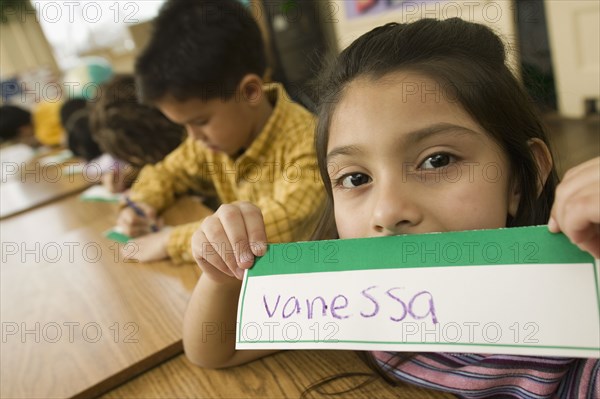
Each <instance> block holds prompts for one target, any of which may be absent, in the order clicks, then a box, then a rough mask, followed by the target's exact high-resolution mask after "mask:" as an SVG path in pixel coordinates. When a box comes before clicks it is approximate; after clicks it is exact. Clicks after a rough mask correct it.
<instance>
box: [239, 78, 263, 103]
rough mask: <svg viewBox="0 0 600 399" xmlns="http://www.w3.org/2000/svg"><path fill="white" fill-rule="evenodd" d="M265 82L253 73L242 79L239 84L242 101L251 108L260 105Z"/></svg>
mask: <svg viewBox="0 0 600 399" xmlns="http://www.w3.org/2000/svg"><path fill="white" fill-rule="evenodd" d="M262 87H263V80H262V79H261V78H260V77H259V76H258V75H255V74H253V73H250V74H247V75H245V76H244V77H243V78H242V81H241V82H240V84H239V90H240V94H241V96H242V100H244V101H246V102H247V103H248V104H250V105H251V106H253V105H257V104H260V100H261V98H262V96H263V94H264V93H263V88H262Z"/></svg>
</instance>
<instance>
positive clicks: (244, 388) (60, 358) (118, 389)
mask: <svg viewBox="0 0 600 399" xmlns="http://www.w3.org/2000/svg"><path fill="white" fill-rule="evenodd" d="M190 209H192V211H191V212H190ZM206 212H207V210H206V209H204V208H202V207H201V206H199V205H198V203H197V202H196V201H193V200H191V203H190V200H187V201H186V200H184V201H182V202H180V203H179V204H177V205H176V206H174V207H173V208H172V209H171V210H170V211H169V212H167V214H166V215H165V216H166V219H167V221H168V222H170V223H181V222H183V221H186V220H191V219H195V218H199V217H201V216H202V215H203V214H205V213H206ZM116 214H117V207H116V206H115V205H114V204H109V203H90V202H81V201H80V200H79V199H78V197H77V196H70V197H68V198H65V199H62V200H60V201H58V202H55V203H53V204H50V205H48V206H44V207H40V208H37V209H34V210H31V211H29V212H26V213H23V214H21V215H18V216H15V217H13V218H10V219H7V220H4V221H3V222H2V223H1V224H0V234H1V236H2V267H1V268H0V320H1V322H2V342H1V343H0V345H1V350H0V381H1V382H2V383H1V384H0V397H3V398H4V397H6V398H8V397H10V398H31V397H75V398H82V397H94V396H98V395H101V394H105V396H104V398H121V397H135V398H173V397H207V398H208V397H210V398H242V397H243V398H297V397H299V396H300V394H301V393H302V392H303V391H304V390H305V389H306V388H307V387H308V386H309V385H311V384H313V383H315V382H317V381H319V380H320V379H322V378H324V377H328V376H331V375H335V374H341V373H367V372H370V370H369V369H368V368H367V366H366V365H365V364H364V363H363V362H362V361H361V360H360V359H359V358H358V357H357V356H356V354H355V353H354V352H350V351H287V352H281V353H279V354H276V355H273V356H270V357H267V358H264V359H260V360H258V361H255V362H252V363H249V364H247V365H243V366H239V367H235V368H230V369H226V370H207V369H201V368H198V367H196V366H193V365H192V364H190V363H189V362H188V361H187V359H186V358H185V356H184V355H182V354H181V353H182V344H181V336H182V334H181V325H182V318H183V312H184V309H185V307H186V305H187V301H188V298H189V296H190V294H191V291H192V289H193V287H194V285H195V283H196V281H197V278H198V276H199V273H198V269H197V268H196V267H195V266H194V265H183V266H173V265H172V264H171V263H169V262H156V263H152V264H141V263H125V262H124V261H123V260H122V258H121V256H120V255H119V253H118V249H119V246H118V245H117V244H115V243H112V242H110V241H108V240H106V239H104V238H103V237H102V232H103V231H105V230H106V229H108V228H110V227H111V226H112V224H113V223H114V220H115V218H116ZM366 378H367V377H365V376H354V377H351V378H343V379H340V380H337V381H335V382H334V383H332V384H329V385H327V386H326V387H325V389H326V391H327V392H331V391H332V390H345V389H349V388H352V387H354V386H356V385H357V384H358V383H360V382H362V381H364V380H365V379H366ZM111 389H112V391H111ZM307 397H309V398H310V397H324V395H323V394H319V393H318V392H313V393H311V394H310V395H309V396H307ZM343 397H348V398H372V397H378V398H392V397H394V398H450V397H452V396H451V395H447V394H442V393H438V392H434V391H429V390H424V389H420V388H417V387H412V386H408V385H402V386H399V387H391V386H389V385H387V384H386V383H384V382H383V381H381V380H377V381H375V382H373V383H371V384H369V385H367V386H365V387H363V388H360V389H356V390H353V391H351V392H349V393H346V394H344V395H343Z"/></svg>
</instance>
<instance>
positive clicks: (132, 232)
mask: <svg viewBox="0 0 600 399" xmlns="http://www.w3.org/2000/svg"><path fill="white" fill-rule="evenodd" d="M136 205H137V206H138V207H139V208H140V209H141V210H142V211H144V214H145V215H146V216H145V217H143V216H140V215H138V214H137V213H136V212H135V211H134V210H133V209H132V208H131V207H125V208H123V209H122V210H121V212H120V213H119V216H118V217H117V226H119V227H120V228H121V229H122V230H123V233H124V234H127V235H128V236H129V237H139V236H142V235H146V234H149V233H152V226H153V225H154V226H157V225H159V221H158V219H157V217H156V210H155V209H154V208H153V207H151V206H150V205H148V204H144V203H142V202H140V203H136Z"/></svg>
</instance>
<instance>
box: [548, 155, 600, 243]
mask: <svg viewBox="0 0 600 399" xmlns="http://www.w3.org/2000/svg"><path fill="white" fill-rule="evenodd" d="M599 201H600V157H599V158H595V159H592V160H590V161H588V162H585V163H583V164H581V165H579V166H577V167H575V168H573V169H570V170H569V171H568V172H567V173H566V174H565V177H564V179H563V181H562V182H561V183H560V184H559V185H558V187H557V189H556V198H555V201H554V205H553V207H552V210H551V217H550V220H549V221H548V226H549V229H550V231H552V232H558V231H564V229H565V226H567V225H569V226H575V227H571V228H570V229H569V230H571V231H573V229H575V230H578V229H582V228H585V226H584V225H585V224H586V222H585V220H586V218H587V219H588V220H589V221H588V223H598V221H597V219H598V217H600V216H598V215H599V214H600V206H598V203H599ZM573 217H575V222H574V221H573V219H571V218H573ZM565 233H566V232H565Z"/></svg>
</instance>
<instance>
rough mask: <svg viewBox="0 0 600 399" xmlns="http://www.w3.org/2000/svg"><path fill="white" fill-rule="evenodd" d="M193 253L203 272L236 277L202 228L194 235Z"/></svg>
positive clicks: (217, 275)
mask: <svg viewBox="0 0 600 399" xmlns="http://www.w3.org/2000/svg"><path fill="white" fill-rule="evenodd" d="M192 254H193V255H194V259H195V260H196V263H198V266H200V268H201V269H202V272H203V273H207V274H209V275H210V276H211V277H213V278H218V277H219V275H222V274H225V275H227V276H229V277H235V275H234V274H233V272H232V271H231V270H230V269H229V267H228V266H227V265H226V264H225V262H224V261H223V259H222V258H221V256H219V255H218V254H217V251H216V250H215V248H214V247H213V245H212V244H211V243H210V241H209V240H208V238H207V237H206V235H205V234H204V232H203V231H202V230H201V229H199V230H197V231H196V232H195V233H194V235H193V237H192Z"/></svg>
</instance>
